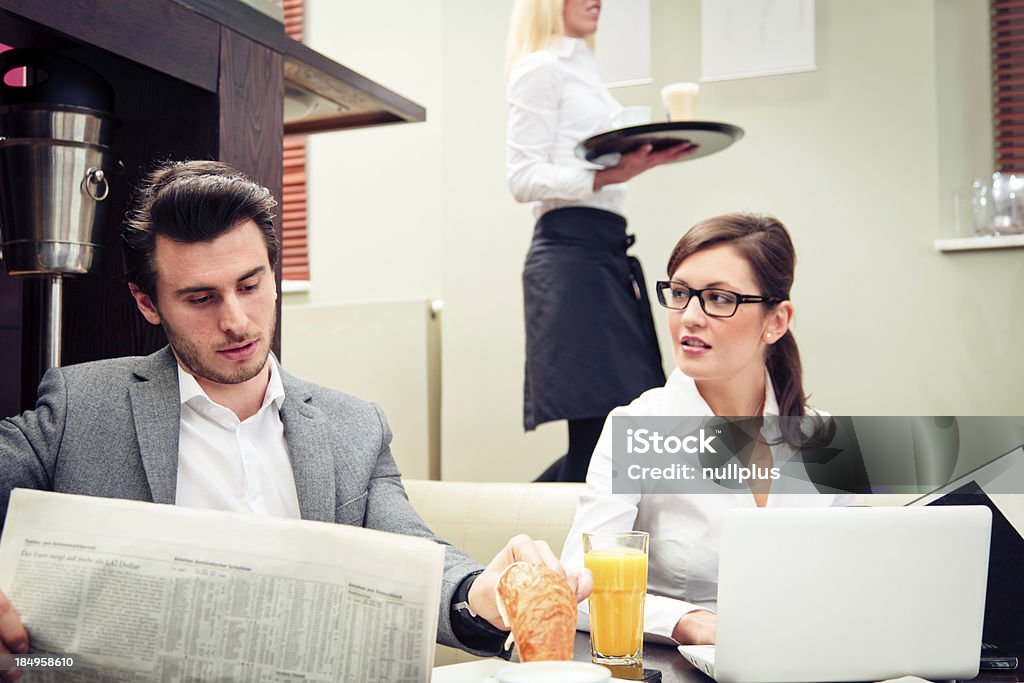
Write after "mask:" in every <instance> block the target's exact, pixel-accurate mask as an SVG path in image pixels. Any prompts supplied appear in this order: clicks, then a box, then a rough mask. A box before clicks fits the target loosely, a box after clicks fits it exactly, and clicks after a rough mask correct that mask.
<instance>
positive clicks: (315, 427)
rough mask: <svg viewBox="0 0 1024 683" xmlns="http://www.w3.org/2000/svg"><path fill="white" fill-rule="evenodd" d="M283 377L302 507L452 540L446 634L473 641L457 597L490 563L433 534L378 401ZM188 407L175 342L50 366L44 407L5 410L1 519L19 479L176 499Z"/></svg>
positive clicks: (327, 517) (305, 514)
mask: <svg viewBox="0 0 1024 683" xmlns="http://www.w3.org/2000/svg"><path fill="white" fill-rule="evenodd" d="M281 379H282V381H283V383H284V391H285V400H284V402H283V403H282V405H281V421H282V422H283V423H284V436H285V439H286V440H287V442H288V451H289V453H290V455H291V461H292V469H293V471H294V474H295V488H296V493H297V494H298V499H299V509H300V511H301V513H302V518H303V519H314V520H319V521H324V522H337V523H338V524H352V525H358V526H363V527H367V528H370V529H380V530H382V531H392V532H397V533H402V534H407V535H410V536H421V537H423V538H429V539H432V540H434V541H436V542H438V543H441V544H443V545H445V546H446V548H445V570H444V581H443V585H442V586H441V608H440V616H439V618H438V625H437V639H438V642H440V643H444V644H445V645H452V646H454V647H463V648H464V647H465V646H464V645H462V644H460V643H459V642H458V641H457V640H456V638H455V635H454V633H453V632H452V626H451V620H450V605H451V600H452V596H453V594H454V593H455V590H456V588H458V585H459V584H460V583H461V582H462V580H463V579H464V578H465V577H466V576H467V575H468V574H469V573H471V572H473V571H475V570H478V569H480V568H481V567H480V565H478V564H477V563H475V562H473V561H472V560H470V559H469V558H468V557H467V556H466V555H465V554H464V553H462V551H460V550H458V549H457V548H455V547H453V546H451V545H450V544H448V543H446V542H445V541H442V540H441V539H439V538H437V537H436V536H434V534H433V532H431V531H430V529H428V528H427V526H426V524H424V523H423V520H421V519H420V517H419V515H417V514H416V512H415V511H414V510H413V509H412V507H411V506H410V505H409V499H408V497H407V496H406V494H405V489H404V488H403V487H402V481H401V477H400V474H399V472H398V467H397V466H396V465H395V461H394V459H393V458H392V457H391V448H390V446H389V444H390V442H391V429H390V428H389V427H388V423H387V420H386V419H385V418H384V414H383V413H382V412H381V410H380V408H378V407H377V406H376V405H374V404H372V403H367V402H366V401H362V400H360V399H357V398H354V397H352V396H348V395H346V394H343V393H340V392H337V391H332V390H330V389H326V388H324V387H320V386H317V385H315V384H311V383H309V382H304V381H302V380H300V379H297V378H295V377H292V376H291V375H289V374H288V373H286V372H283V371H282V372H281ZM180 415H181V405H180V394H179V390H178V373H177V363H176V361H175V359H174V355H173V354H172V353H171V351H170V348H169V347H164V348H163V349H161V350H160V351H157V352H156V353H154V354H153V355H151V356H145V357H138V356H137V357H132V358H116V359H111V360H102V361H96V362H93V363H85V364H82V365H74V366H69V367H66V368H57V369H54V370H50V371H49V372H47V373H46V375H45V377H43V381H42V382H41V383H40V385H39V400H38V402H37V403H36V408H35V410H32V411H28V412H25V413H22V414H21V415H20V416H18V417H13V418H8V419H5V420H3V421H0V522H2V521H3V518H4V517H5V516H6V513H7V503H8V499H9V498H10V494H11V489H13V488H15V487H22V488H30V489H41V490H45V491H58V492H62V493H77V494H82V495H89V496H103V497H106V498H127V499H132V500H143V501H150V502H155V503H169V504H173V503H174V496H175V491H176V483H177V475H178V428H179V427H178V423H179V420H180Z"/></svg>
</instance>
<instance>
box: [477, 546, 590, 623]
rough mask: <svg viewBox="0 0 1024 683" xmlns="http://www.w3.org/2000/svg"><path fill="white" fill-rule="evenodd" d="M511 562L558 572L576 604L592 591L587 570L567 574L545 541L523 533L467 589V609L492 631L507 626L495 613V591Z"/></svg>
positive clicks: (496, 611)
mask: <svg viewBox="0 0 1024 683" xmlns="http://www.w3.org/2000/svg"><path fill="white" fill-rule="evenodd" d="M513 562H529V563H531V564H542V565H545V566H546V567H548V568H550V569H552V570H554V571H556V572H558V573H559V574H561V575H562V576H564V577H565V580H566V583H568V584H569V589H570V590H571V591H573V593H575V595H576V602H581V601H582V600H585V599H586V598H587V596H589V595H590V591H592V590H593V588H594V577H593V576H592V575H591V573H590V570H589V569H584V570H583V571H581V572H580V573H579V575H577V574H574V573H567V572H566V571H565V567H563V566H562V563H561V562H559V561H558V558H557V557H555V554H554V553H553V552H551V547H550V546H548V544H547V543H545V542H544V541H534V540H533V539H532V538H530V537H529V536H527V535H525V534H520V535H518V536H513V537H512V538H511V539H510V540H509V542H508V543H506V544H505V547H504V548H502V550H501V552H500V553H498V554H497V556H495V558H494V559H493V560H491V563H490V564H488V565H487V568H486V569H484V571H483V573H482V574H480V576H478V577H476V580H475V581H474V582H473V585H472V586H470V587H469V607H470V609H472V610H473V611H474V612H476V613H477V614H478V615H479V616H481V617H483V618H484V619H486V620H487V621H489V622H490V623H491V624H492V625H493V626H494V627H495V628H500V629H502V630H504V631H507V630H508V629H509V626H508V625H507V624H506V623H505V621H504V620H503V619H502V618H501V615H500V614H498V605H497V603H496V601H495V589H496V588H497V586H498V578H499V577H500V576H501V573H502V572H503V571H504V570H505V568H506V567H508V566H509V565H510V564H512V563H513Z"/></svg>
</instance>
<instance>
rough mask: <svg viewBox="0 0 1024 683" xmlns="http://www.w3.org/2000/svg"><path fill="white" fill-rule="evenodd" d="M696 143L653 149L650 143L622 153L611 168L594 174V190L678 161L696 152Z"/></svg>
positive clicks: (683, 143)
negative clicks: (617, 161)
mask: <svg viewBox="0 0 1024 683" xmlns="http://www.w3.org/2000/svg"><path fill="white" fill-rule="evenodd" d="M697 149H698V145H694V144H692V143H689V142H681V143H679V144H678V145H673V146H672V147H666V148H665V149H661V150H658V151H657V152H655V151H654V146H653V145H651V144H646V145H641V146H640V147H639V148H638V149H636V150H634V151H632V152H630V153H629V154H623V155H622V158H621V159H619V163H618V164H616V165H615V166H612V167H611V168H605V169H601V170H600V171H598V172H597V173H595V174H594V192H597V191H598V190H600V189H601V188H602V187H604V186H605V185H613V184H615V183H624V182H626V181H627V180H630V179H632V178H634V177H636V176H638V175H640V174H641V173H643V172H644V171H647V170H649V169H652V168H654V167H655V166H661V165H662V164H667V163H670V162H673V161H678V160H679V159H682V158H683V157H685V156H689V155H691V154H693V153H694V152H696V151H697Z"/></svg>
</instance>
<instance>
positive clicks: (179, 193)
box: [121, 161, 280, 300]
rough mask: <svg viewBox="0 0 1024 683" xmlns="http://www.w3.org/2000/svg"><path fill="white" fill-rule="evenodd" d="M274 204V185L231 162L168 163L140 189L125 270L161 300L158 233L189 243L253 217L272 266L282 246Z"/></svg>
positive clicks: (128, 229)
mask: <svg viewBox="0 0 1024 683" xmlns="http://www.w3.org/2000/svg"><path fill="white" fill-rule="evenodd" d="M275 206H277V201H276V200H275V199H274V197H273V196H272V195H271V194H270V190H268V189H267V188H265V187H263V186H261V185H259V184H257V183H255V182H254V181H253V180H252V179H251V178H249V177H248V176H246V175H245V174H244V173H242V172H241V171H238V170H237V169H234V168H232V167H231V166H228V165H227V164H223V163H221V162H219V161H177V162H169V163H166V164H163V165H161V166H160V167H159V168H157V169H156V170H155V171H153V172H152V173H150V174H149V176H148V177H147V178H146V179H145V181H144V182H143V184H142V186H141V187H140V188H139V189H138V190H137V192H136V194H135V197H134V199H133V201H132V206H131V208H130V209H129V212H128V217H127V219H126V221H125V226H124V230H123V231H122V232H121V248H122V250H123V252H124V268H125V275H126V276H127V278H128V281H129V282H134V283H135V284H136V285H137V286H138V288H139V289H141V290H142V291H143V292H144V293H146V294H148V295H149V296H150V297H151V298H152V299H154V300H156V266H155V264H154V263H153V252H154V251H155V249H156V238H157V235H162V236H164V237H166V238H168V239H171V240H174V241H175V242H183V243H186V244H192V243H196V242H209V241H211V240H214V239H216V238H217V237H220V236H221V235H223V234H224V233H226V232H228V231H229V230H231V229H233V228H235V227H236V226H238V224H239V223H244V222H246V221H249V220H251V221H253V222H254V223H256V225H257V226H258V227H259V229H260V232H262V233H263V240H264V242H266V244H267V256H268V257H269V259H270V267H271V268H273V267H275V265H276V264H277V255H278V252H279V251H280V242H279V241H278V238H277V232H276V231H275V230H274V207H275Z"/></svg>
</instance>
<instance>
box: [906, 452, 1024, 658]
mask: <svg viewBox="0 0 1024 683" xmlns="http://www.w3.org/2000/svg"><path fill="white" fill-rule="evenodd" d="M1022 491H1024V448H1020V447H1018V448H1015V449H1014V450H1012V451H1010V452H1009V453H1006V454H1005V455H1003V456H1000V457H999V458H995V459H993V460H992V461H990V462H989V463H987V464H985V465H984V466H982V467H979V468H977V469H975V470H974V471H972V472H968V473H967V474H965V475H964V476H962V477H959V478H957V479H955V480H953V481H951V482H949V483H948V484H946V485H944V486H942V487H940V488H939V489H936V490H935V491H933V492H931V493H929V494H927V495H925V496H922V497H920V498H918V499H917V500H914V501H912V502H910V503H908V505H984V506H986V507H988V508H989V509H990V510H991V511H992V543H991V545H990V550H989V556H988V591H987V596H986V600H985V625H984V627H983V628H982V638H983V639H984V644H983V645H982V652H981V668H982V669H988V670H996V671H1000V670H1002V671H1007V670H1013V669H1016V668H1017V665H1018V660H1019V659H1021V658H1022V657H1024V619H1021V617H1020V606H1021V605H1024V582H1022V581H1021V577H1022V576H1024V536H1021V532H1020V531H1018V530H1017V527H1015V526H1014V523H1013V521H1011V520H1010V519H1008V518H1007V515H1006V514H1004V513H1003V511H1002V510H1001V509H1000V505H1009V504H1015V509H1014V510H1012V511H1011V510H1009V509H1008V510H1007V513H1008V514H1009V513H1011V512H1014V513H1016V519H1017V524H1018V527H1019V526H1020V524H1021V519H1022V518H1021V513H1020V508H1021V504H1022V503H1021V501H1022V500H1024V499H1022V498H1021V496H1020V493H1019V492H1022ZM989 493H991V494H992V496H994V497H995V499H993V498H992V497H990V496H989V495H988V494H989ZM1007 493H1009V494H1011V495H1010V496H1008V497H1007V496H1004V495H1003V494H1007Z"/></svg>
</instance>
